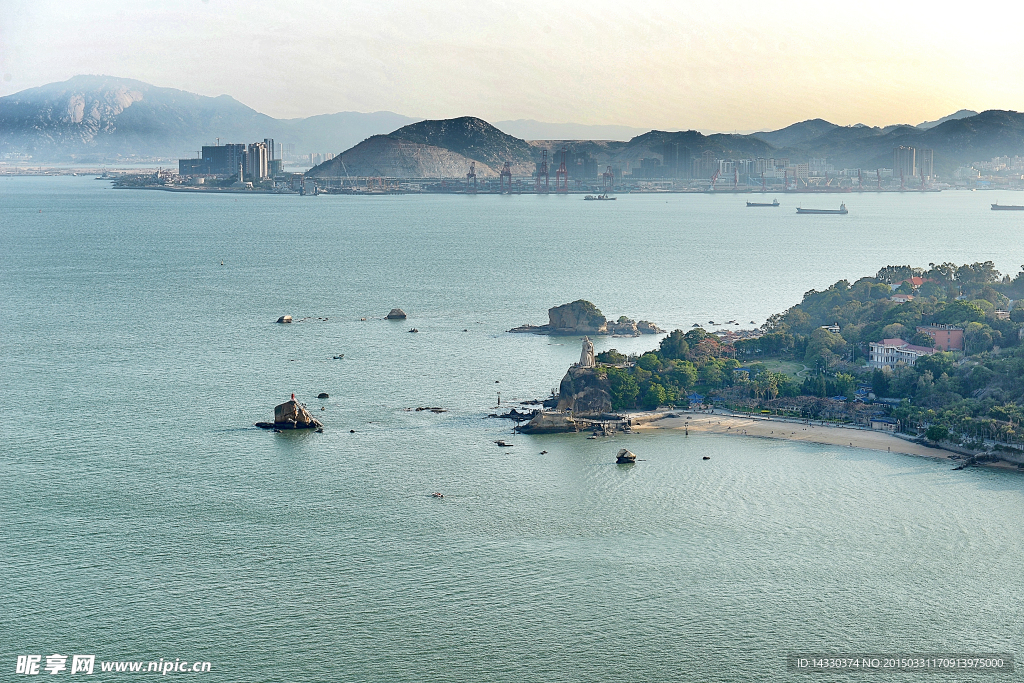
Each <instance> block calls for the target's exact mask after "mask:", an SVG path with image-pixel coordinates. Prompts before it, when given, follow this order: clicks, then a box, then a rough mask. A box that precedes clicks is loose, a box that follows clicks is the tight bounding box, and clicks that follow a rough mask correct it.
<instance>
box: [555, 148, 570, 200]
mask: <svg viewBox="0 0 1024 683" xmlns="http://www.w3.org/2000/svg"><path fill="white" fill-rule="evenodd" d="M568 153H569V150H567V149H566V148H565V147H563V148H562V152H561V163H560V164H559V165H558V170H557V171H555V192H561V193H568V192H569V171H567V170H566V168H565V156H566V154H568Z"/></svg>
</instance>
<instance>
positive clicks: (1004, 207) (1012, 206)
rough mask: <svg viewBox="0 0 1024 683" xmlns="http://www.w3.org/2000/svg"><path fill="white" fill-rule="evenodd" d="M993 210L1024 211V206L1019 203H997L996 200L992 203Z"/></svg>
mask: <svg viewBox="0 0 1024 683" xmlns="http://www.w3.org/2000/svg"><path fill="white" fill-rule="evenodd" d="M992 210H993V211H1024V206H1020V205H1019V204H999V203H998V202H997V203H995V204H993V205H992Z"/></svg>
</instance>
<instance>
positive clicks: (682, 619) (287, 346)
mask: <svg viewBox="0 0 1024 683" xmlns="http://www.w3.org/2000/svg"><path fill="white" fill-rule="evenodd" d="M577 199H578V198H572V197H570V198H564V197H532V196H523V197H491V196H477V197H451V196H426V197H415V196H399V197H376V198H356V197H316V198H299V197H273V196H252V197H241V198H236V197H230V196H224V197H207V196H201V195H193V194H170V193H161V192H129V191H113V190H110V189H108V186H107V184H106V183H101V182H97V181H94V180H91V179H88V178H18V179H3V180H0V310H2V311H3V313H4V316H3V320H4V322H3V324H2V325H0V352H2V354H3V360H4V364H3V369H2V370H0V389H2V390H3V392H4V395H5V396H7V398H8V400H7V403H8V413H9V414H8V416H7V419H6V420H4V421H3V423H2V424H0V443H3V458H2V459H0V576H2V577H3V581H2V582H0V615H2V618H0V672H2V675H0V679H6V677H7V676H8V674H11V675H12V677H13V673H12V672H13V671H14V660H15V658H16V656H17V655H19V654H33V653H35V654H40V655H44V656H45V655H47V654H51V653H54V652H65V651H67V652H69V653H70V652H76V653H77V652H81V653H93V654H95V655H96V656H97V659H98V660H132V659H134V660H147V661H148V660H153V659H159V658H161V657H163V658H170V659H174V658H176V657H177V658H182V659H189V660H193V661H194V660H206V661H210V662H212V663H213V672H212V673H211V674H208V675H206V676H205V677H204V678H207V679H210V680H219V681H220V680H223V681H250V680H282V681H336V680H337V681H341V680H353V681H384V680H388V681H391V680H395V681H418V680H422V679H424V678H428V677H440V676H443V677H447V678H452V679H461V680H481V681H521V680H545V681H546V680H569V681H634V680H701V681H705V680H706V681H748V680H751V681H752V680H765V681H786V680H792V676H793V675H794V674H790V673H788V672H787V671H786V670H785V655H786V653H788V652H791V651H808V650H822V651H843V650H861V651H866V650H875V651H888V650H893V651H903V652H915V651H942V650H951V651H972V650H977V651H1005V652H1008V653H1013V654H1017V655H1018V656H1019V655H1020V653H1021V652H1022V644H1024V627H1022V626H1021V623H1022V621H1021V617H1022V616H1024V615H1022V611H1021V608H1020V605H1019V595H1020V594H1021V592H1022V588H1024V572H1022V571H1021V569H1020V568H1021V566H1024V551H1022V549H1021V548H1022V543H1021V541H1022V534H1024V532H1022V529H1024V506H1022V497H1024V496H1022V493H1024V478H1022V477H1020V476H1018V475H1017V474H1016V473H1013V472H996V471H973V470H971V471H964V472H952V471H950V469H949V466H948V465H945V464H942V463H936V462H931V461H928V460H923V459H917V458H910V457H904V456H894V455H889V454H885V453H874V452H868V451H859V450H855V449H844V448H833V447H825V446H811V445H806V444H784V443H773V442H770V441H763V440H755V439H742V438H728V437H717V436H711V435H703V436H691V437H688V438H683V437H680V436H679V435H676V434H643V435H635V436H632V437H618V438H616V439H612V440H599V441H593V440H586V439H582V438H579V437H574V436H547V437H526V436H516V437H515V438H514V441H515V443H516V446H515V447H514V448H512V449H498V448H497V447H495V446H494V444H493V440H494V439H496V438H508V434H507V430H508V425H506V424H503V423H501V424H499V423H498V421H494V420H487V419H485V418H484V416H485V415H486V414H487V413H488V412H491V411H492V409H493V407H494V405H495V402H496V399H497V391H501V396H502V400H503V402H507V401H509V400H512V399H517V398H518V399H523V398H534V397H541V396H543V395H545V394H547V393H548V392H549V391H550V389H551V388H552V387H554V386H557V383H558V380H559V379H560V377H561V375H562V373H563V372H564V370H565V368H566V366H567V365H568V364H569V363H571V362H572V361H573V360H575V359H576V358H577V357H578V352H579V346H578V340H575V339H571V338H570V339H549V338H546V337H535V336H531V335H509V334H507V333H505V330H507V329H509V328H510V327H513V326H514V325H518V324H521V323H524V322H543V321H544V319H545V317H546V313H545V312H546V309H547V308H548V307H549V306H552V305H555V304H558V303H563V302H565V301H570V300H572V299H576V298H580V297H583V298H587V299H590V300H591V301H594V302H595V303H596V304H597V305H598V306H599V307H600V308H601V309H602V310H603V311H604V312H605V313H606V314H611V315H615V316H617V315H619V314H628V315H630V316H635V317H643V318H647V319H650V320H654V321H655V322H657V323H658V324H660V325H661V326H663V327H668V328H671V327H679V326H681V327H684V328H688V327H689V326H690V325H691V324H692V323H693V322H698V321H699V322H704V323H706V322H707V321H708V320H712V319H713V320H721V319H737V320H741V321H742V322H744V323H747V322H748V321H749V320H751V319H755V320H757V322H758V323H760V322H762V321H763V320H764V318H765V317H766V316H767V315H768V314H770V313H772V312H775V311H778V310H782V309H784V308H785V307H787V306H789V305H791V304H792V303H794V302H795V301H797V300H799V297H800V295H801V294H802V293H803V292H804V291H806V290H807V289H810V288H812V287H813V288H819V289H820V288H823V287H826V286H828V285H829V284H830V283H832V282H834V281H835V280H837V279H839V278H841V277H845V278H850V279H854V278H856V277H858V276H860V275H863V274H868V273H873V272H874V271H876V270H877V269H878V268H879V267H881V266H882V265H886V264H888V263H913V264H915V265H926V264H927V263H928V262H929V261H940V260H954V261H958V262H963V261H974V260H985V259H993V260H995V261H996V264H997V267H1000V268H1002V269H1003V270H1004V271H1007V272H1011V273H1014V272H1015V271H1016V269H1017V268H1018V267H1019V264H1021V263H1024V242H1022V241H1021V240H1020V239H1019V237H1020V232H1021V227H1022V225H1024V223H1022V220H1024V217H1020V216H1010V215H1005V214H1003V213H994V212H990V211H988V210H987V208H988V203H991V202H992V201H996V199H997V198H996V197H993V196H990V195H988V194H985V193H959V194H958V193H942V194H937V195H930V196H916V195H904V196H898V195H880V196H876V195H865V196H863V197H847V199H848V201H847V205H848V206H849V207H850V210H851V212H852V213H851V215H850V216H847V217H835V216H820V217H818V216H799V217H798V216H796V215H794V214H792V213H791V207H789V206H788V204H792V203H793V202H792V201H787V199H788V198H782V201H783V203H784V205H786V206H784V207H783V208H782V209H765V210H753V209H751V210H747V209H745V208H743V207H742V202H743V198H742V197H740V198H737V197H728V196H714V197H708V196H677V195H673V196H654V195H645V196H623V197H621V198H620V200H619V201H617V202H614V203H607V204H604V203H597V204H598V206H593V204H594V203H586V204H584V203H583V202H581V201H576V200H577ZM826 201H830V200H826ZM803 203H804V204H805V205H810V202H807V201H804V202H803ZM221 261H223V262H224V265H223V266H221V265H220V263H221ZM393 306H400V307H402V308H404V309H405V310H406V311H407V312H409V314H410V318H409V320H408V321H405V322H387V321H384V320H381V319H380V318H381V317H382V316H383V315H384V313H386V312H387V311H388V310H389V309H390V308H392V307H393ZM284 313H290V314H291V315H293V316H294V317H295V318H296V319H299V318H304V317H307V316H312V317H319V318H327V320H326V321H322V320H317V321H309V322H303V323H299V324H293V325H291V326H283V325H274V324H272V321H273V320H275V319H276V318H277V317H278V316H279V315H282V314H284ZM361 317H367V318H369V319H368V320H366V321H360V318H361ZM414 326H415V327H416V328H418V329H419V330H420V333H419V334H408V333H407V332H406V330H407V329H409V328H410V327H414ZM463 330H466V331H463ZM654 344H655V340H652V339H650V338H647V339H640V340H624V339H599V340H597V347H598V350H601V349H604V348H608V347H610V346H615V347H617V348H619V349H621V350H641V349H646V348H650V347H652V346H653V345H654ZM337 353H344V354H345V359H344V360H340V361H337V360H331V356H332V355H335V354H337ZM496 380H497V383H496ZM293 391H294V392H295V393H296V394H298V395H299V397H300V398H302V399H304V400H306V401H307V402H308V403H309V405H310V406H311V407H314V408H315V407H318V406H319V405H321V404H323V405H324V407H325V408H326V410H324V411H323V412H322V413H321V412H319V411H317V412H318V415H320V416H322V418H323V419H324V421H325V422H326V424H327V430H326V431H325V432H324V433H323V434H272V433H267V432H263V431H260V430H256V429H253V428H252V427H251V426H250V425H251V424H252V423H253V422H255V421H256V420H260V419H267V418H268V417H269V416H270V409H271V407H272V406H273V405H274V404H275V403H278V402H280V401H281V400H283V399H285V398H287V397H288V394H289V393H291V392H293ZM320 391H328V392H330V394H331V398H330V399H328V400H326V401H322V402H321V401H318V400H316V399H315V398H313V397H314V396H315V395H316V394H317V393H318V392H320ZM421 405H431V406H435V405H436V406H443V407H445V408H448V409H449V412H447V413H444V414H440V415H435V414H432V413H423V412H419V413H417V412H407V411H406V410H405V409H406V408H411V407H415V406H421ZM350 429H354V430H355V433H350V432H349V430H350ZM623 445H628V447H629V448H630V449H632V450H634V451H636V452H637V453H638V454H640V457H641V458H642V459H643V462H640V463H637V465H635V466H633V467H617V466H615V465H613V464H611V462H612V460H613V455H614V453H615V451H616V450H617V449H618V448H619V447H621V446H623ZM542 450H547V451H548V454H547V455H543V456H542V455H539V453H540V451H542ZM703 455H710V456H711V460H710V461H703V460H701V456H703ZM432 491H443V492H444V493H445V498H444V499H443V500H435V499H433V498H431V497H430V496H429V494H430V492H432ZM65 673H66V672H65ZM122 675H123V674H122ZM118 677H119V676H117V675H109V676H108V678H109V679H111V680H114V679H116V678H118ZM97 678H99V679H100V680H103V679H104V676H103V675H102V674H97ZM904 678H905V677H902V678H900V677H897V679H899V680H903V679H904Z"/></svg>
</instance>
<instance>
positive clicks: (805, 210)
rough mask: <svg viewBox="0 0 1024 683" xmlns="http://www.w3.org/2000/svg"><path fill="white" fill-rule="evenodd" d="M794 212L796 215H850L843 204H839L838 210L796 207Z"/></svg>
mask: <svg viewBox="0 0 1024 683" xmlns="http://www.w3.org/2000/svg"><path fill="white" fill-rule="evenodd" d="M796 212H797V213H837V214H842V215H845V214H848V213H850V212H849V211H847V210H846V204H845V203H844V204H840V205H839V208H838V209H801V208H799V207H797V210H796Z"/></svg>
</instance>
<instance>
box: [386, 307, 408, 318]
mask: <svg viewBox="0 0 1024 683" xmlns="http://www.w3.org/2000/svg"><path fill="white" fill-rule="evenodd" d="M406 317H407V316H406V315H405V311H403V310H402V309H401V308H392V309H391V312H390V313H388V314H387V315H386V316H384V318H385V319H387V320H405V319H406Z"/></svg>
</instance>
